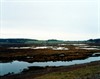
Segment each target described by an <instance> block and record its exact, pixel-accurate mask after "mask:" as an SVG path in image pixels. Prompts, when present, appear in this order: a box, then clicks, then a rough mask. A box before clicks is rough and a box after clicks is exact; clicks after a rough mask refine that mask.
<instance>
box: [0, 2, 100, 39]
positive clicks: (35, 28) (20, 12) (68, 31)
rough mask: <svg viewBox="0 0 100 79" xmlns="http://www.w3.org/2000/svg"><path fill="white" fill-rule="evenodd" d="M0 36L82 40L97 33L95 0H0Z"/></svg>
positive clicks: (97, 7)
mask: <svg viewBox="0 0 100 79" xmlns="http://www.w3.org/2000/svg"><path fill="white" fill-rule="evenodd" d="M0 3H1V4H0V5H1V6H0V8H1V9H0V10H1V11H0V14H1V16H0V18H1V23H0V25H1V26H0V38H32V39H60V40H85V39H90V38H99V36H100V28H99V27H100V25H99V23H100V21H99V18H100V15H99V12H100V10H99V9H100V6H99V4H100V2H99V0H1V2H0Z"/></svg>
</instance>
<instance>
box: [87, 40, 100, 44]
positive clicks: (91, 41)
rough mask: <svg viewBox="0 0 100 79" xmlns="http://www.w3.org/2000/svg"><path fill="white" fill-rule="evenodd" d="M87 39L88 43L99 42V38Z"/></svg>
mask: <svg viewBox="0 0 100 79" xmlns="http://www.w3.org/2000/svg"><path fill="white" fill-rule="evenodd" d="M88 41H89V42H90V43H98V44H100V39H89V40H88Z"/></svg>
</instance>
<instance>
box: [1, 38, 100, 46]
mask: <svg viewBox="0 0 100 79" xmlns="http://www.w3.org/2000/svg"><path fill="white" fill-rule="evenodd" d="M82 43H83V44H84V43H88V44H98V45H100V39H89V40H85V41H63V40H57V39H49V40H37V39H24V38H21V39H20V38H19V39H0V46H29V45H38V46H41V45H58V44H82Z"/></svg>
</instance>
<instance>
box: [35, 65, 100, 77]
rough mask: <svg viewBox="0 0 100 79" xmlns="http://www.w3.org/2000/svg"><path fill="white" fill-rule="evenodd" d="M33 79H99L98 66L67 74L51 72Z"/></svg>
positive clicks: (99, 67)
mask: <svg viewBox="0 0 100 79" xmlns="http://www.w3.org/2000/svg"><path fill="white" fill-rule="evenodd" d="M35 79H100V65H96V66H86V67H85V68H78V69H75V70H72V71H68V72H53V73H49V74H46V75H43V76H40V77H37V78H35Z"/></svg>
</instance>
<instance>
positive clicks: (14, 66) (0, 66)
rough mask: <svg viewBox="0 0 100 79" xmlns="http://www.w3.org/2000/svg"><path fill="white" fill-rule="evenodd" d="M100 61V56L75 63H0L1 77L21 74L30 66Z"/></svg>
mask: <svg viewBox="0 0 100 79" xmlns="http://www.w3.org/2000/svg"><path fill="white" fill-rule="evenodd" d="M98 60H100V56H98V57H89V58H87V59H84V60H73V61H55V62H53V61H48V62H33V63H28V62H24V61H17V60H16V61H13V62H8V63H0V75H1V76H2V75H5V74H8V73H19V72H21V71H23V69H28V67H29V66H41V67H45V66H69V65H74V64H82V63H88V62H92V61H98Z"/></svg>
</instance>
